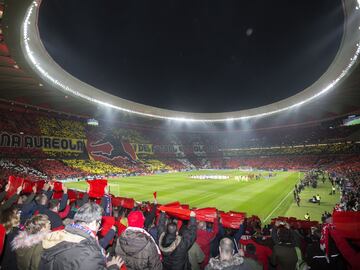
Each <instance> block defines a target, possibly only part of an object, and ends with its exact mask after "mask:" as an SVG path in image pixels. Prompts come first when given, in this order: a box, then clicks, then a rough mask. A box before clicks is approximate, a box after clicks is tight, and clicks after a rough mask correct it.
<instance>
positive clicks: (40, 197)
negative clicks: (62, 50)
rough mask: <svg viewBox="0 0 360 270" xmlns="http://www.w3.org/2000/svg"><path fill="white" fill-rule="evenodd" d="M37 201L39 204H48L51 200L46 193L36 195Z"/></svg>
mask: <svg viewBox="0 0 360 270" xmlns="http://www.w3.org/2000/svg"><path fill="white" fill-rule="evenodd" d="M35 201H36V203H37V204H39V205H47V204H48V202H49V200H48V197H47V196H46V195H45V194H39V195H37V196H36V198H35Z"/></svg>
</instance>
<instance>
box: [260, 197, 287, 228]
mask: <svg viewBox="0 0 360 270" xmlns="http://www.w3.org/2000/svg"><path fill="white" fill-rule="evenodd" d="M292 192H293V191H292V190H290V191H289V193H288V194H287V195H286V196H285V197H284V198H283V199H282V200H281V202H279V204H278V205H277V206H276V207H275V209H274V210H272V212H271V213H270V214H269V215H268V216H267V217H266V218H265V219H264V223H265V222H266V221H267V220H268V219H269V217H271V215H272V214H273V213H274V212H275V211H276V210H277V209H278V208H279V207H280V206H281V205H282V203H283V202H284V201H285V200H286V199H287V197H289V195H290V194H291V193H292Z"/></svg>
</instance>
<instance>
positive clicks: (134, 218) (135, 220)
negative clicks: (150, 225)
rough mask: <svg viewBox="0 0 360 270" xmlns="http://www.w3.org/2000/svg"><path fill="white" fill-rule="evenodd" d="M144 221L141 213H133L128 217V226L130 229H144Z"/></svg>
mask: <svg viewBox="0 0 360 270" xmlns="http://www.w3.org/2000/svg"><path fill="white" fill-rule="evenodd" d="M144 221H145V218H144V215H143V213H142V212H141V211H132V212H131V213H130V214H129V216H128V224H129V226H130V227H137V228H143V227H144Z"/></svg>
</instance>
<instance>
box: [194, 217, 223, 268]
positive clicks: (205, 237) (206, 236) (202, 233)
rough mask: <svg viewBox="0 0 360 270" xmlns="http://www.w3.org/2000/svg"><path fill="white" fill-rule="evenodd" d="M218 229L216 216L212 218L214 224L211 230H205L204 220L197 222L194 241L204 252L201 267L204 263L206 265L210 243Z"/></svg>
mask: <svg viewBox="0 0 360 270" xmlns="http://www.w3.org/2000/svg"><path fill="white" fill-rule="evenodd" d="M218 231H219V226H218V220H217V218H216V219H215V220H214V225H213V228H212V230H211V231H209V230H207V228H206V222H205V221H200V222H198V225H197V231H196V243H197V244H198V245H199V246H200V248H201V250H202V251H203V252H204V254H205V259H204V262H203V264H202V266H203V267H205V265H207V263H208V262H209V258H210V243H211V241H213V240H214V238H215V237H216V235H217V233H218Z"/></svg>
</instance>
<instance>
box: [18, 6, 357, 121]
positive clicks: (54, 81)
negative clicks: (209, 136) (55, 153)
mask: <svg viewBox="0 0 360 270" xmlns="http://www.w3.org/2000/svg"><path fill="white" fill-rule="evenodd" d="M37 1H41V0H37ZM37 1H33V2H32V3H31V5H30V7H29V8H28V10H27V13H26V16H25V20H24V24H23V40H24V44H25V50H26V55H27V57H28V58H29V59H30V61H31V63H32V65H33V66H34V67H35V68H36V70H37V72H39V73H40V74H41V75H42V77H44V78H45V79H46V81H48V82H51V83H52V84H54V85H55V86H57V87H60V88H61V89H62V90H64V91H67V92H69V93H71V94H73V95H75V96H78V97H81V98H83V99H86V100H88V101H90V102H93V103H97V104H100V105H103V106H106V107H110V108H113V109H116V110H120V111H124V112H128V113H134V114H137V115H141V116H146V117H153V118H160V119H167V120H174V121H180V122H225V121H236V120H245V119H252V118H260V117H264V116H269V115H272V114H275V113H279V112H283V111H286V110H289V109H292V108H295V107H298V106H301V105H303V104H305V103H307V102H309V101H311V100H313V99H315V98H317V97H319V96H321V95H323V94H325V93H327V92H328V91H329V90H331V89H332V88H333V87H334V86H335V85H336V84H337V83H338V82H339V81H340V80H341V79H342V78H343V77H344V76H345V75H346V74H347V73H348V71H349V70H350V68H351V67H352V66H353V65H354V64H355V62H356V61H357V59H358V56H359V54H360V46H359V43H357V44H356V47H357V48H356V51H355V53H354V55H353V57H351V58H350V62H349V64H348V65H347V67H346V68H345V69H343V71H342V72H341V73H340V74H339V75H338V77H337V78H336V79H334V80H333V81H332V82H331V83H330V84H328V85H327V86H326V87H325V88H323V89H322V90H321V91H319V92H317V93H316V94H314V95H312V96H311V97H308V98H307V99H304V100H303V101H300V102H298V103H295V104H292V105H289V106H287V107H283V108H280V109H276V110H272V111H269V112H264V113H259V114H255V115H248V116H241V117H228V118H222V119H195V118H186V117H181V116H179V117H168V116H164V115H156V114H151V113H144V112H140V111H134V110H131V109H127V108H124V107H120V106H117V105H113V104H110V103H108V102H104V101H101V100H98V99H95V98H92V97H90V96H88V95H86V94H83V93H80V92H78V91H76V90H75V89H73V88H71V86H68V85H66V84H65V83H63V82H61V81H59V80H58V79H56V77H55V74H49V73H48V72H47V71H46V70H45V69H44V68H43V67H42V66H41V63H40V61H41V59H36V58H35V55H34V52H33V51H32V49H31V42H30V37H29V26H30V25H31V21H30V18H31V16H32V14H33V12H34V9H36V8H38V6H39V4H38V2H37ZM356 1H357V5H356V9H357V10H358V9H359V7H360V0H356ZM35 27H36V26H35ZM359 29H360V26H359Z"/></svg>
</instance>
